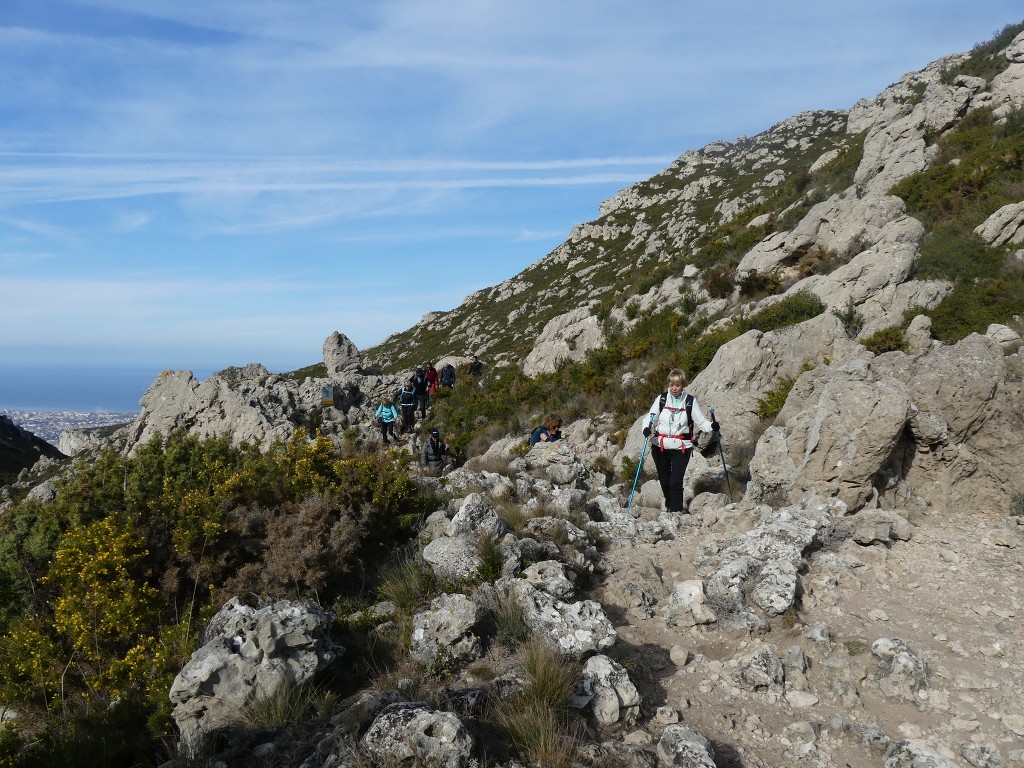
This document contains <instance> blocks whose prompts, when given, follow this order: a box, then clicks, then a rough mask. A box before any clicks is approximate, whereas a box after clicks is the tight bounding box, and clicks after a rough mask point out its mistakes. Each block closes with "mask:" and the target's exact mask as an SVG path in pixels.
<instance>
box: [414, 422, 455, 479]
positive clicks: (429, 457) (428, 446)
mask: <svg viewBox="0 0 1024 768" xmlns="http://www.w3.org/2000/svg"><path fill="white" fill-rule="evenodd" d="M447 456H448V445H447V444H446V443H445V442H444V441H443V440H442V439H441V432H440V431H439V430H438V429H436V428H435V429H432V430H430V436H429V437H428V438H427V439H426V440H424V441H423V451H422V452H421V454H420V458H421V460H422V461H423V466H424V467H426V468H427V469H428V470H430V471H431V472H432V473H436V474H440V473H441V470H442V469H443V468H444V465H445V462H446V457H447Z"/></svg>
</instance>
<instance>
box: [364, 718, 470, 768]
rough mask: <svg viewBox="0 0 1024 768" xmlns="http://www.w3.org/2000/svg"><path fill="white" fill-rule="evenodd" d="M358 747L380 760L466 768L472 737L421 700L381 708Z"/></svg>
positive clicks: (453, 721)
mask: <svg viewBox="0 0 1024 768" xmlns="http://www.w3.org/2000/svg"><path fill="white" fill-rule="evenodd" d="M362 746H363V748H364V749H365V750H366V752H367V753H368V754H369V755H370V756H371V757H372V758H374V759H375V760H378V761H381V762H382V763H388V764H390V763H397V764H405V763H409V764H410V765H411V764H416V765H444V766H451V768H468V766H470V765H471V764H472V758H473V737H472V736H471V735H470V734H469V731H467V730H466V727H465V726H464V725H463V724H462V722H461V721H460V720H459V718H458V717H457V716H456V715H454V714H453V713H451V712H437V711H434V710H432V709H430V707H428V706H427V704H426V703H425V702H422V701H412V702H401V703H395V704H390V705H388V706H387V707H385V708H384V709H383V710H382V711H381V713H380V714H379V715H377V717H376V718H375V719H374V721H373V724H372V725H371V726H370V728H369V729H368V730H367V731H366V734H365V735H364V736H363V738H362Z"/></svg>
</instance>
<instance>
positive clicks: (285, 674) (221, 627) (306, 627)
mask: <svg viewBox="0 0 1024 768" xmlns="http://www.w3.org/2000/svg"><path fill="white" fill-rule="evenodd" d="M331 621H332V618H331V617H330V616H329V615H328V614H326V613H325V612H323V611H322V610H321V609H320V608H319V607H317V606H314V605H307V604H303V603H295V602H292V601H287V600H282V601H278V602H275V603H273V604H271V605H267V606H264V607H262V608H251V607H249V606H246V605H243V604H242V603H241V602H240V601H239V600H238V598H232V599H231V600H229V601H228V602H227V603H225V605H224V607H222V608H221V609H220V611H218V613H217V615H216V616H214V618H213V619H212V621H211V622H210V625H209V627H208V628H207V630H206V632H205V637H206V638H207V642H206V643H205V644H204V645H203V646H202V647H201V648H199V650H197V651H196V652H195V653H193V654H192V658H191V659H189V661H188V663H187V664H185V666H184V667H183V668H182V670H181V672H179V673H178V676H177V677H175V679H174V683H173V684H172V685H171V691H170V699H171V702H172V703H173V704H174V711H173V713H172V714H173V717H174V720H175V722H176V723H177V725H178V729H179V730H180V731H181V735H182V739H183V740H184V741H185V742H186V743H187V744H193V745H194V744H198V743H199V742H200V741H201V740H202V738H203V737H204V736H205V735H206V734H210V733H213V732H214V731H216V730H218V729H220V728H223V727H225V726H228V725H231V724H233V723H236V722H237V721H238V717H239V713H240V712H243V711H244V710H245V707H246V706H248V705H249V704H251V703H252V702H254V701H256V700H258V699H264V698H270V697H272V696H274V695H275V694H276V693H278V692H280V691H281V690H283V689H285V688H286V687H288V686H293V685H300V684H302V683H305V682H306V681H308V680H311V679H313V678H314V677H315V676H316V675H317V674H318V673H319V672H321V671H323V670H324V669H325V668H326V667H327V666H328V665H329V664H330V663H331V662H332V661H334V659H335V658H336V657H337V656H338V655H340V654H341V653H342V652H343V651H344V649H343V648H341V647H340V646H338V645H336V644H335V643H334V641H333V640H331V636H330V627H331Z"/></svg>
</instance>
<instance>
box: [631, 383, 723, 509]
mask: <svg viewBox="0 0 1024 768" xmlns="http://www.w3.org/2000/svg"><path fill="white" fill-rule="evenodd" d="M685 384H686V374H685V373H683V372H682V371H681V370H680V369H678V368H673V369H672V370H671V371H670V372H669V374H668V389H667V390H666V391H665V392H662V393H661V394H660V395H659V396H658V397H656V398H655V399H654V403H653V404H652V405H651V410H650V411H649V413H648V419H647V421H646V422H645V426H644V437H651V438H652V439H651V455H652V456H653V457H654V466H656V467H657V468H658V481H659V482H660V483H661V492H662V493H663V494H664V496H665V503H666V504H667V505H668V511H669V512H670V513H674V514H682V513H683V477H684V475H686V465H687V464H689V463H690V454H691V453H692V452H693V446H694V434H693V428H694V426H696V427H697V429H699V430H700V431H702V432H707V433H708V434H710V433H711V432H715V431H717V430H718V422H716V421H710V420H708V419H707V418H705V416H704V413H703V411H701V409H700V406H699V405H697V400H696V398H695V397H694V396H693V395H691V394H689V393H687V392H686V391H685V390H684V389H683V387H684V386H685ZM652 427H653V429H652ZM652 433H653V436H652Z"/></svg>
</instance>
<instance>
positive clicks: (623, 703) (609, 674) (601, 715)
mask: <svg viewBox="0 0 1024 768" xmlns="http://www.w3.org/2000/svg"><path fill="white" fill-rule="evenodd" d="M575 700H576V701H577V702H580V703H582V702H586V704H585V705H586V706H589V707H590V709H591V711H592V712H593V714H594V718H595V719H596V720H597V722H598V723H600V724H601V725H603V726H611V725H615V724H617V723H623V724H626V725H631V724H633V723H634V722H636V719H637V717H638V716H639V715H640V702H641V698H640V693H639V692H638V691H637V689H636V686H635V685H633V682H632V681H631V680H630V679H629V673H627V672H626V670H625V669H624V668H623V667H622V665H621V664H619V663H618V662H616V661H614V660H612V659H610V658H608V657H607V656H605V655H603V654H596V655H594V656H591V657H590V658H589V659H587V663H586V664H585V665H584V667H583V674H582V680H581V681H580V685H579V690H578V691H577V692H576V694H575ZM580 705H581V704H578V706H580Z"/></svg>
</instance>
